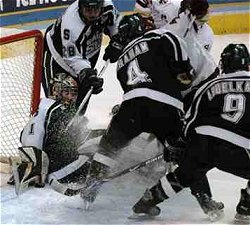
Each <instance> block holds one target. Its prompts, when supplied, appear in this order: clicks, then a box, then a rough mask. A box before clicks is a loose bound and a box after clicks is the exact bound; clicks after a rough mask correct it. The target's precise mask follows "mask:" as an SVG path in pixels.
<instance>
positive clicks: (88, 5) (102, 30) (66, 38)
mask: <svg viewBox="0 0 250 225" xmlns="http://www.w3.org/2000/svg"><path fill="white" fill-rule="evenodd" d="M118 20H119V13H118V11H117V10H116V9H115V8H114V6H113V4H112V1H109V0H76V1H75V2H74V3H73V4H71V5H70V6H69V7H68V8H67V9H66V11H65V12H64V14H63V15H62V16H61V17H60V18H58V19H57V21H56V22H55V23H54V24H52V25H51V26H49V27H48V28H47V30H46V33H45V50H44V62H43V77H42V84H43V88H44V92H45V95H46V97H48V96H50V95H51V92H52V85H51V83H52V82H53V78H54V76H55V74H57V73H66V74H69V75H71V76H72V77H74V79H76V80H77V82H78V85H79V90H81V85H82V83H84V82H86V81H85V77H88V76H89V75H95V74H96V73H97V71H96V70H95V69H94V67H95V65H96V62H97V59H98V56H99V53H100V49H101V43H102V37H103V34H106V35H108V36H110V37H112V36H113V35H114V34H115V33H116V32H117V22H118ZM95 79H96V80H97V82H103V80H102V78H97V77H96V78H95ZM100 91H101V90H99V92H100ZM80 92H81V91H80ZM99 92H93V94H98V93H99ZM85 94H86V93H80V95H79V96H78V98H79V99H78V100H77V104H78V105H79V102H80V101H81V98H83V97H84V96H85Z"/></svg>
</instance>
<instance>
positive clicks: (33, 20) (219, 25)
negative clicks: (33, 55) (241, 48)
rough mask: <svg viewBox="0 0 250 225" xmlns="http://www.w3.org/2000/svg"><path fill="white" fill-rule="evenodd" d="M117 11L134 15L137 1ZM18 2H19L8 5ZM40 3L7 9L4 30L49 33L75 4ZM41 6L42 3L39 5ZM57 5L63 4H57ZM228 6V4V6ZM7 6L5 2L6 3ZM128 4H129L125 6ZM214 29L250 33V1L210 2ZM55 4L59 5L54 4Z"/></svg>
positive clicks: (1, 22)
mask: <svg viewBox="0 0 250 225" xmlns="http://www.w3.org/2000/svg"><path fill="white" fill-rule="evenodd" d="M16 1H17V2H19V6H22V5H21V3H22V2H23V3H24V2H28V1H26V0H16ZM113 1H114V3H115V5H116V6H117V8H118V9H119V10H120V11H122V12H124V13H128V11H130V12H131V10H133V8H134V0H113ZM6 2H9V3H11V2H15V1H6ZM31 2H37V5H25V6H23V7H19V8H18V9H17V8H15V7H17V3H16V5H12V6H11V5H9V6H8V7H7V6H4V5H3V8H2V10H1V14H0V26H1V27H3V26H4V27H15V28H22V29H34V28H36V29H45V28H46V27H47V26H48V24H50V23H52V22H53V20H54V19H55V18H57V17H59V16H60V15H61V14H62V13H63V12H64V10H65V8H66V7H67V6H68V4H66V3H67V2H68V3H71V2H72V0H67V1H66V0H64V1H63V2H64V4H59V3H58V4H57V5H50V4H49V3H47V4H46V5H43V7H41V2H43V3H44V4H45V2H49V0H40V1H38V0H37V1H35V0H30V1H29V3H31ZM38 2H40V3H39V4H38ZM53 2H60V1H55V0H53ZM225 2H226V3H225ZM3 3H4V2H3ZM125 3H126V4H125ZM209 3H210V6H211V7H210V13H211V14H210V21H209V23H210V25H211V26H212V28H213V30H214V33H215V34H231V33H250V26H249V24H250V10H249V2H248V1H247V0H210V1H209ZM54 4H55V3H54Z"/></svg>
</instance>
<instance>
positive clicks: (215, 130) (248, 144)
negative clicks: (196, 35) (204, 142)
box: [195, 126, 250, 149]
mask: <svg viewBox="0 0 250 225" xmlns="http://www.w3.org/2000/svg"><path fill="white" fill-rule="evenodd" d="M195 131H196V132H197V133H198V134H203V135H208V136H212V137H216V138H220V139H222V140H225V141H228V142H231V143H232V144H235V145H237V146H240V147H242V148H247V149H250V139H248V138H245V137H243V136H241V135H238V134H236V133H233V132H231V131H228V130H225V129H222V128H219V127H214V126H199V127H196V128H195Z"/></svg>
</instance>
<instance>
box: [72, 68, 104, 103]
mask: <svg viewBox="0 0 250 225" xmlns="http://www.w3.org/2000/svg"><path fill="white" fill-rule="evenodd" d="M102 86H103V78H100V77H97V70H95V69H92V68H85V69H83V70H82V71H81V72H80V74H79V75H78V96H77V100H76V107H79V106H80V104H81V102H82V100H83V99H84V97H85V95H86V94H87V92H88V91H89V89H90V88H91V87H93V91H92V94H94V95H96V94H99V93H100V92H102V90H103V88H102Z"/></svg>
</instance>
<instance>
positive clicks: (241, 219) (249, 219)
mask: <svg viewBox="0 0 250 225" xmlns="http://www.w3.org/2000/svg"><path fill="white" fill-rule="evenodd" d="M235 222H236V223H237V224H250V216H247V215H241V214H239V213H237V214H236V215H235Z"/></svg>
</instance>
